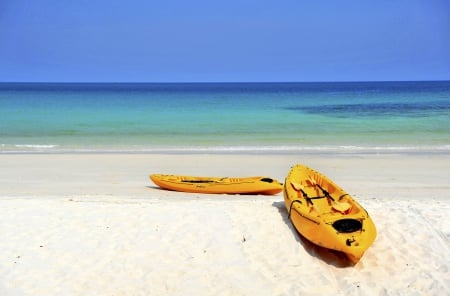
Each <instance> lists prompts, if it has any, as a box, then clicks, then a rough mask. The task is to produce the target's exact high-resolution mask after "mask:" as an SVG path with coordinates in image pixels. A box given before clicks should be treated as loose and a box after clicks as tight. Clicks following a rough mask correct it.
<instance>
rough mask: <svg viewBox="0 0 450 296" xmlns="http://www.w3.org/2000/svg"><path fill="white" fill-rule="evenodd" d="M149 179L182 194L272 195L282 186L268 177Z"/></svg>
mask: <svg viewBox="0 0 450 296" xmlns="http://www.w3.org/2000/svg"><path fill="white" fill-rule="evenodd" d="M150 179H151V180H152V181H153V183H155V184H156V185H158V186H159V187H161V188H164V189H169V190H175V191H183V192H196V193H212V194H264V195H272V194H277V193H280V192H281V191H282V190H283V184H281V183H280V182H278V181H277V180H275V179H272V178H268V177H246V178H228V177H223V178H220V177H194V176H179V175H162V174H152V175H150Z"/></svg>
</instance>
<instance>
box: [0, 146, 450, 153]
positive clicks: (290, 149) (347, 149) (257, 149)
mask: <svg viewBox="0 0 450 296" xmlns="http://www.w3.org/2000/svg"><path fill="white" fill-rule="evenodd" d="M40 152H41V153H250V154H253V153H449V152H450V145H435V146H432V145H424V146H407V145H405V146H401V145H399V146H362V145H361V146H356V145H316V146H313V145H311V146H295V145H292V146H289V145H284V146H283V145H279V146H278V145H272V146H267V145H266V146H264V145H261V146H257V145H247V146H245V145H242V146H239V145H235V146H145V145H143V146H116V147H114V146H95V147H89V146H84V147H71V146H59V145H53V144H15V145H11V144H0V153H3V154H6V153H40Z"/></svg>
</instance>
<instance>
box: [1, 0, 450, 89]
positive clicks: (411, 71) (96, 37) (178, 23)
mask: <svg viewBox="0 0 450 296" xmlns="http://www.w3.org/2000/svg"><path fill="white" fill-rule="evenodd" d="M371 80H450V1H449V0H377V1H365V0H322V1H321V0H316V1H301V0H276V1H272V0H267V1H264V0H258V1H254V0H227V1H213V0H161V1H153V0H127V1H113V0H108V1H106V0H77V1H61V0H39V1H33V0H0V82H13V81H19V82H21V81H32V82H43V81H44V82H240V81H243V82H260V81H261V82H263V81H371Z"/></svg>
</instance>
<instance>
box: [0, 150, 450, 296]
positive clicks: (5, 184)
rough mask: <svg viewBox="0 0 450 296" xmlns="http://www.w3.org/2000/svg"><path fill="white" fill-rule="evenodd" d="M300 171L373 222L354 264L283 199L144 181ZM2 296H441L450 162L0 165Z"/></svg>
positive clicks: (1, 160)
mask: <svg viewBox="0 0 450 296" xmlns="http://www.w3.org/2000/svg"><path fill="white" fill-rule="evenodd" d="M296 163H303V164H305V165H307V166H310V167H312V168H314V169H316V170H318V171H320V172H322V173H323V174H325V175H327V176H328V177H330V178H331V179H333V180H334V181H335V182H336V183H337V184H339V185H340V186H341V187H342V188H344V189H345V190H346V191H347V192H349V193H350V194H351V195H352V196H353V197H354V198H355V199H357V200H358V201H359V202H360V203H361V205H363V206H364V207H365V208H366V210H367V211H368V212H369V214H370V215H371V216H372V218H373V220H374V222H375V225H376V227H377V230H378V237H377V239H376V240H375V242H374V244H373V245H372V246H371V247H370V248H369V249H368V251H367V252H366V254H365V255H364V256H363V258H362V259H361V261H360V262H359V263H358V264H356V265H355V266H351V265H350V264H349V263H348V261H347V260H346V259H345V257H344V256H343V255H342V254H339V253H336V252H331V251H328V250H325V249H321V248H319V247H316V246H314V245H312V244H311V243H309V242H308V241H306V240H304V239H303V238H301V237H300V236H299V235H298V233H297V232H296V231H295V229H294V227H293V226H292V225H291V223H290V221H289V219H288V215H287V211H286V209H285V207H284V201H283V196H282V193H280V194H278V195H274V196H258V195H251V196H234V195H201V194H189V193H179V192H171V191H166V190H161V189H159V188H157V187H156V186H155V185H154V184H153V183H151V182H150V180H149V178H148V175H149V174H150V173H168V174H187V175H207V176H254V175H264V176H270V177H273V178H276V179H278V180H280V181H281V182H284V178H285V176H286V175H287V172H288V170H289V168H290V167H291V166H292V165H294V164H296ZM0 168H1V169H0V208H1V211H2V215H0V232H1V234H2V240H0V295H330V294H334V295H445V294H447V293H448V289H449V287H450V273H449V268H450V259H449V256H448V254H449V253H450V222H449V220H448V217H449V216H450V184H449V181H448V180H449V177H450V155H448V154H426V153H422V154H366V155H364V154H329V155H327V154H323V155H319V154H294V153H291V154H265V155H255V154H248V155H244V154H173V155H170V154H1V155H0Z"/></svg>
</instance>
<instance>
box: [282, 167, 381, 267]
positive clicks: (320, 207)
mask: <svg viewBox="0 0 450 296" xmlns="http://www.w3.org/2000/svg"><path fill="white" fill-rule="evenodd" d="M320 187H322V189H324V190H325V191H327V192H328V193H329V195H330V196H331V198H330V197H325V196H326V194H324V192H323V190H322V189H321V188H320ZM302 191H303V192H302ZM283 194H284V201H285V204H286V209H287V210H288V212H289V213H290V219H291V221H292V224H293V225H294V227H295V228H296V229H297V231H298V232H299V233H300V234H301V235H302V236H304V237H305V238H307V239H308V240H309V241H311V242H313V243H314V244H316V245H319V246H322V247H325V248H328V249H333V250H337V251H340V252H344V253H345V254H346V255H347V257H348V258H349V259H350V261H351V262H353V263H357V262H358V261H359V260H360V258H361V257H362V256H363V254H364V252H365V251H366V250H367V249H368V248H369V247H370V245H371V244H372V243H373V241H374V240H375V238H376V235H377V231H376V228H375V225H374V223H373V221H372V219H371V218H370V217H369V214H368V213H367V211H366V210H365V209H364V208H363V207H362V206H361V205H360V204H358V203H357V202H356V201H355V200H354V199H353V198H352V197H351V196H350V195H349V194H347V193H346V192H345V191H344V190H342V189H341V188H340V187H338V186H337V185H336V184H334V183H333V182H332V181H331V180H330V179H328V178H327V177H325V176H324V175H322V174H321V173H319V172H317V171H315V170H312V169H310V168H308V167H306V166H303V165H296V166H293V167H292V168H291V170H290V172H289V174H288V176H287V177H286V181H285V184H284V188H283ZM305 194H306V196H307V197H309V198H312V199H310V200H309V201H308V200H307V198H305ZM314 197H319V198H314ZM320 197H323V198H320ZM342 219H351V220H357V221H359V222H360V223H361V224H362V227H361V229H359V230H356V231H352V232H342V231H338V230H337V229H335V227H333V223H335V222H336V221H339V220H342ZM345 221H348V220H345ZM345 221H343V222H345ZM341 222H342V221H341ZM351 222H354V221H351ZM338 223H339V222H338Z"/></svg>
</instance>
